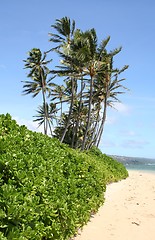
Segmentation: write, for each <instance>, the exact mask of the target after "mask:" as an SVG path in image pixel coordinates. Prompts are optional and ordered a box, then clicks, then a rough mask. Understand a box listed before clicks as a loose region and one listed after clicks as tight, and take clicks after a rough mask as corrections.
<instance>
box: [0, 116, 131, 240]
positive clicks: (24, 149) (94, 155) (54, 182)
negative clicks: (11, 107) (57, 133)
mask: <svg viewBox="0 0 155 240" xmlns="http://www.w3.org/2000/svg"><path fill="white" fill-rule="evenodd" d="M127 176H128V173H127V171H126V169H125V167H124V166H123V165H122V164H121V163H118V162H117V161H115V160H113V159H112V158H110V157H108V156H106V155H104V154H102V153H101V151H100V150H99V149H97V148H96V147H93V148H91V149H90V150H87V151H83V152H81V151H80V150H78V149H77V150H74V149H72V148H69V147H68V145H66V144H63V143H61V142H60V141H59V140H58V139H56V138H51V137H49V136H47V135H44V134H43V133H37V132H32V131H30V130H28V129H27V128H26V127H25V126H19V125H18V124H17V123H16V121H15V120H12V118H11V116H10V115H9V114H6V115H4V114H2V115H0V239H2V240H49V239H51V240H69V239H71V237H73V236H74V235H75V234H76V233H77V231H78V229H79V228H81V227H82V226H83V225H84V224H86V223H87V222H88V220H89V219H90V217H91V215H92V214H93V213H95V212H97V211H98V208H99V207H100V206H101V205H102V204H103V202H104V192H105V190H106V185H107V184H108V183H110V182H114V181H118V180H120V179H123V178H126V177H127Z"/></svg>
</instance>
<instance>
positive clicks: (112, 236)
mask: <svg viewBox="0 0 155 240" xmlns="http://www.w3.org/2000/svg"><path fill="white" fill-rule="evenodd" d="M105 198H106V200H105V203H104V205H103V206H102V207H100V209H99V211H98V213H97V214H95V215H94V216H93V217H92V218H91V219H90V221H89V222H88V224H87V225H86V226H84V228H83V230H82V231H81V232H80V233H79V235H78V236H77V237H75V240H104V239H105V240H154V239H155V173H151V172H142V171H129V177H128V178H127V179H126V180H122V181H120V182H118V183H112V184H110V185H108V186H107V190H106V194H105Z"/></svg>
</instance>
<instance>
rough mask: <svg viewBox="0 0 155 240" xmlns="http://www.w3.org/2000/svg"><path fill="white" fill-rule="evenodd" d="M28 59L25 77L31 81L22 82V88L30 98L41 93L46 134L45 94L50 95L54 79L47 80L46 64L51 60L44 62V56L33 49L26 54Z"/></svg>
mask: <svg viewBox="0 0 155 240" xmlns="http://www.w3.org/2000/svg"><path fill="white" fill-rule="evenodd" d="M28 55H29V57H28V58H27V59H26V60H24V62H25V68H28V69H30V72H29V74H28V75H27V77H28V78H30V79H31V81H23V82H24V83H25V84H24V86H23V88H24V90H23V93H24V94H32V97H36V96H37V95H38V94H39V93H40V92H42V98H43V107H44V113H45V115H44V133H45V134H47V128H48V111H47V108H46V107H47V102H46V93H48V95H50V92H51V86H52V83H51V80H52V79H53V78H54V77H52V78H50V79H49V80H47V76H48V74H49V73H50V71H49V69H48V67H47V64H49V63H50V62H51V60H48V61H46V60H45V59H46V54H44V55H43V56H42V53H41V51H40V49H38V48H33V49H32V50H31V51H30V52H28Z"/></svg>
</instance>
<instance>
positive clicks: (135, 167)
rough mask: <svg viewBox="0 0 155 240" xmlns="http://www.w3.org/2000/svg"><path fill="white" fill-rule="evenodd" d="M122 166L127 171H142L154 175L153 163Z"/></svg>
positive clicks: (154, 167)
mask: <svg viewBox="0 0 155 240" xmlns="http://www.w3.org/2000/svg"><path fill="white" fill-rule="evenodd" d="M124 165H125V167H126V169H127V170H142V171H147V172H148V171H151V172H154V173H155V163H126V164H124Z"/></svg>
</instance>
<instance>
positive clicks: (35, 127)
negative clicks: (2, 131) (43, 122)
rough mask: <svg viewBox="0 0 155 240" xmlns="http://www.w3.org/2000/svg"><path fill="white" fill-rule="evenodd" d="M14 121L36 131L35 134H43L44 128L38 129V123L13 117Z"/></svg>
mask: <svg viewBox="0 0 155 240" xmlns="http://www.w3.org/2000/svg"><path fill="white" fill-rule="evenodd" d="M13 119H14V120H16V122H17V123H18V124H19V125H20V126H21V125H25V126H26V127H27V128H28V129H29V130H31V131H35V132H42V133H43V131H44V130H43V126H40V127H39V128H38V124H37V123H36V122H33V121H32V120H26V119H21V118H19V117H13Z"/></svg>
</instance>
